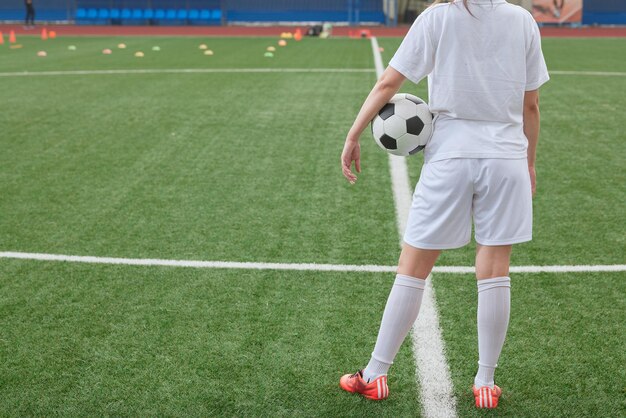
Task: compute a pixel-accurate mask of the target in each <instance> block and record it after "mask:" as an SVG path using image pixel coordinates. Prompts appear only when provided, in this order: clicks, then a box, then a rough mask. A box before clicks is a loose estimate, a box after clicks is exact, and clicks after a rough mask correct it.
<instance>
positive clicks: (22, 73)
mask: <svg viewBox="0 0 626 418" xmlns="http://www.w3.org/2000/svg"><path fill="white" fill-rule="evenodd" d="M371 72H372V70H371V69H369V68H161V69H159V68H153V69H143V70H142V69H138V70H68V71H15V72H5V73H2V72H0V77H38V76H63V75H132V74H213V73H216V74H220V73H260V74H269V73H371Z"/></svg>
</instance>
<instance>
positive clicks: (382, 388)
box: [339, 370, 389, 401]
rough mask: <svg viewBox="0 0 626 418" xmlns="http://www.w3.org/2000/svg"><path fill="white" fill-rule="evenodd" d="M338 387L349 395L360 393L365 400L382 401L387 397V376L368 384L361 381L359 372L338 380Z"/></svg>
mask: <svg viewBox="0 0 626 418" xmlns="http://www.w3.org/2000/svg"><path fill="white" fill-rule="evenodd" d="M339 387H341V389H343V390H345V391H346V392H350V393H360V394H361V395H363V396H365V397H366V398H367V399H372V400H375V401H382V400H383V399H387V397H388V396H389V387H388V386H387V376H380V377H378V378H376V379H374V381H372V382H370V383H366V382H365V380H363V371H362V370H359V371H358V372H356V373H355V374H345V375H343V376H341V379H339Z"/></svg>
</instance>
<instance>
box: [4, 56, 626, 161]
mask: <svg viewBox="0 0 626 418" xmlns="http://www.w3.org/2000/svg"><path fill="white" fill-rule="evenodd" d="M379 55H380V54H379ZM375 60H376V59H375ZM381 65H382V61H381ZM371 72H372V70H371V69H368V68H153V69H149V68H147V69H136V70H132V69H126V70H124V69H119V70H68V71H14V72H4V73H3V72H0V77H41V76H77V75H133V74H221V73H251V74H254V73H258V74H273V73H348V74H352V73H371ZM550 74H551V75H583V76H599V77H624V76H626V72H609V71H559V70H552V71H550ZM400 158H402V157H400Z"/></svg>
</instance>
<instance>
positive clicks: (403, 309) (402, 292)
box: [363, 274, 426, 382]
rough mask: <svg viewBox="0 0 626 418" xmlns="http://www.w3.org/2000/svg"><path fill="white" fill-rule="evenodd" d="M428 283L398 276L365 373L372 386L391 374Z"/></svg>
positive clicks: (364, 377)
mask: <svg viewBox="0 0 626 418" xmlns="http://www.w3.org/2000/svg"><path fill="white" fill-rule="evenodd" d="M424 286H426V280H424V279H416V278H415V277H410V276H405V275H403V274H398V275H396V281H395V282H394V283H393V287H392V288H391V292H390V293H389V298H388V299H387V305H386V306H385V312H384V313H383V319H382V321H381V323H380V330H379V331H378V338H377V339H376V346H375V347H374V352H373V353H372V358H371V359H370V362H369V363H368V364H367V367H366V368H365V370H363V379H365V381H366V382H370V381H372V380H374V379H376V378H377V377H379V376H383V375H386V374H387V371H388V370H389V367H391V365H392V364H393V359H394V358H395V357H396V354H398V350H400V346H401V345H402V341H404V338H405V337H406V335H407V334H408V333H409V330H410V329H411V327H412V326H413V323H414V322H415V319H417V314H418V313H419V311H420V305H421V303H422V295H423V294H424Z"/></svg>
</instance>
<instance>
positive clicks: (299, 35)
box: [293, 28, 302, 41]
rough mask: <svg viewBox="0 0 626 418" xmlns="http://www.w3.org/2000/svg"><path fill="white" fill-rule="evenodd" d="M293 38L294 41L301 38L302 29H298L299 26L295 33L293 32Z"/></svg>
mask: <svg viewBox="0 0 626 418" xmlns="http://www.w3.org/2000/svg"><path fill="white" fill-rule="evenodd" d="M293 39H295V40H296V41H301V40H302V31H301V30H300V28H298V29H296V33H294V34H293Z"/></svg>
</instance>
